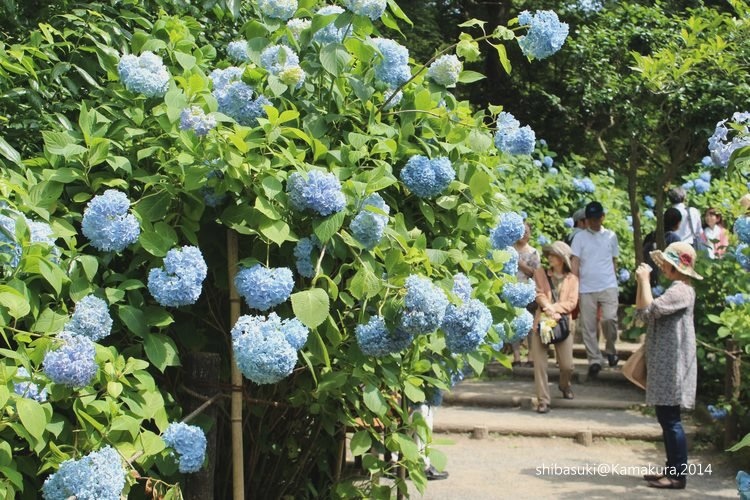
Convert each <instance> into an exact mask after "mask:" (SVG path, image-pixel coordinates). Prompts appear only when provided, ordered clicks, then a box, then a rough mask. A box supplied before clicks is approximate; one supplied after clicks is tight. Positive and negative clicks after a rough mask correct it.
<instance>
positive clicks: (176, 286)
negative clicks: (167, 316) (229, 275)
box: [148, 246, 208, 307]
mask: <svg viewBox="0 0 750 500" xmlns="http://www.w3.org/2000/svg"><path fill="white" fill-rule="evenodd" d="M207 274H208V267H207V266H206V261H205V260H203V254H201V251H200V249H199V248H198V247H194V246H184V247H182V248H173V249H171V250H170V251H169V252H167V256H166V257H164V266H163V267H160V268H153V269H151V271H150V272H149V273H148V291H149V292H151V295H153V297H154V299H156V301H157V302H158V303H159V304H161V305H163V306H165V307H180V306H187V305H190V304H195V302H196V301H197V300H198V297H200V295H201V291H202V290H203V280H205V279H206V275H207Z"/></svg>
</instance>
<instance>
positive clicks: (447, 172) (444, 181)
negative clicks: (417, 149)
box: [400, 155, 456, 198]
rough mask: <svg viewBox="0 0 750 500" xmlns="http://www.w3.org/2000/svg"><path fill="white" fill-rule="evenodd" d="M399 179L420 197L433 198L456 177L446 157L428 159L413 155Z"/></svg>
mask: <svg viewBox="0 0 750 500" xmlns="http://www.w3.org/2000/svg"><path fill="white" fill-rule="evenodd" d="M400 176H401V181H403V183H404V184H406V187H407V188H409V191H411V192H412V193H414V194H415V195H417V196H419V197H420V198H434V197H435V196H437V195H439V194H440V193H442V192H443V191H445V189H446V188H447V187H448V185H449V184H450V183H451V181H452V180H453V179H455V178H456V171H455V170H453V165H451V162H450V160H449V159H448V158H446V157H444V156H440V157H437V158H434V159H432V160H430V159H429V158H427V157H426V156H422V155H414V156H412V157H411V158H409V161H408V162H406V166H404V168H403V169H402V170H401V174H400Z"/></svg>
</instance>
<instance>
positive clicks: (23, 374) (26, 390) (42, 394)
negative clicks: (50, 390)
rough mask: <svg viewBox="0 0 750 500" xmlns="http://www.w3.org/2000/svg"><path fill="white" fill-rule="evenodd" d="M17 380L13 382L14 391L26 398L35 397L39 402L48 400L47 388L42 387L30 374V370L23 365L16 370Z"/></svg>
mask: <svg viewBox="0 0 750 500" xmlns="http://www.w3.org/2000/svg"><path fill="white" fill-rule="evenodd" d="M15 378H16V380H17V382H13V392H15V393H16V394H18V395H19V396H22V397H24V398H29V399H33V400H34V401H37V402H39V403H44V402H45V401H47V388H46V387H42V388H40V386H39V384H36V383H35V382H34V379H33V378H32V377H31V375H30V374H29V371H28V370H27V369H26V368H24V367H23V366H20V367H18V370H16V377H15Z"/></svg>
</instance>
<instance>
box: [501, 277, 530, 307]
mask: <svg viewBox="0 0 750 500" xmlns="http://www.w3.org/2000/svg"><path fill="white" fill-rule="evenodd" d="M502 297H503V299H504V300H506V301H508V303H510V305H512V306H513V307H526V306H527V305H529V304H530V303H532V302H534V299H535V298H536V286H535V285H534V282H533V281H528V282H526V283H506V284H504V285H503V292H502Z"/></svg>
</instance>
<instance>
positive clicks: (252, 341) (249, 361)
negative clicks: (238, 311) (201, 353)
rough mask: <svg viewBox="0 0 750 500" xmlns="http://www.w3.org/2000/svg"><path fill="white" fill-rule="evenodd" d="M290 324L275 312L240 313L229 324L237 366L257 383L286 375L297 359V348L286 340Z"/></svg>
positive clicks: (269, 382) (272, 381)
mask: <svg viewBox="0 0 750 500" xmlns="http://www.w3.org/2000/svg"><path fill="white" fill-rule="evenodd" d="M287 328H293V329H294V330H297V329H298V327H297V325H291V326H290V324H289V323H285V322H282V321H280V320H279V318H278V316H276V315H275V314H272V315H269V317H268V319H266V318H265V317H263V316H248V315H245V316H240V318H239V319H238V320H237V323H235V325H234V327H232V350H233V351H234V357H235V359H236V360H237V367H238V368H239V369H240V371H241V372H242V374H243V375H244V376H245V377H247V378H248V379H250V380H252V381H253V382H255V383H256V384H275V383H276V382H278V381H280V380H282V379H284V378H285V377H287V376H289V375H290V374H291V373H292V370H294V365H295V364H296V363H297V351H296V350H295V348H294V347H293V346H292V345H291V344H290V343H289V341H288V340H287V334H286V332H285V330H286V329H287Z"/></svg>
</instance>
